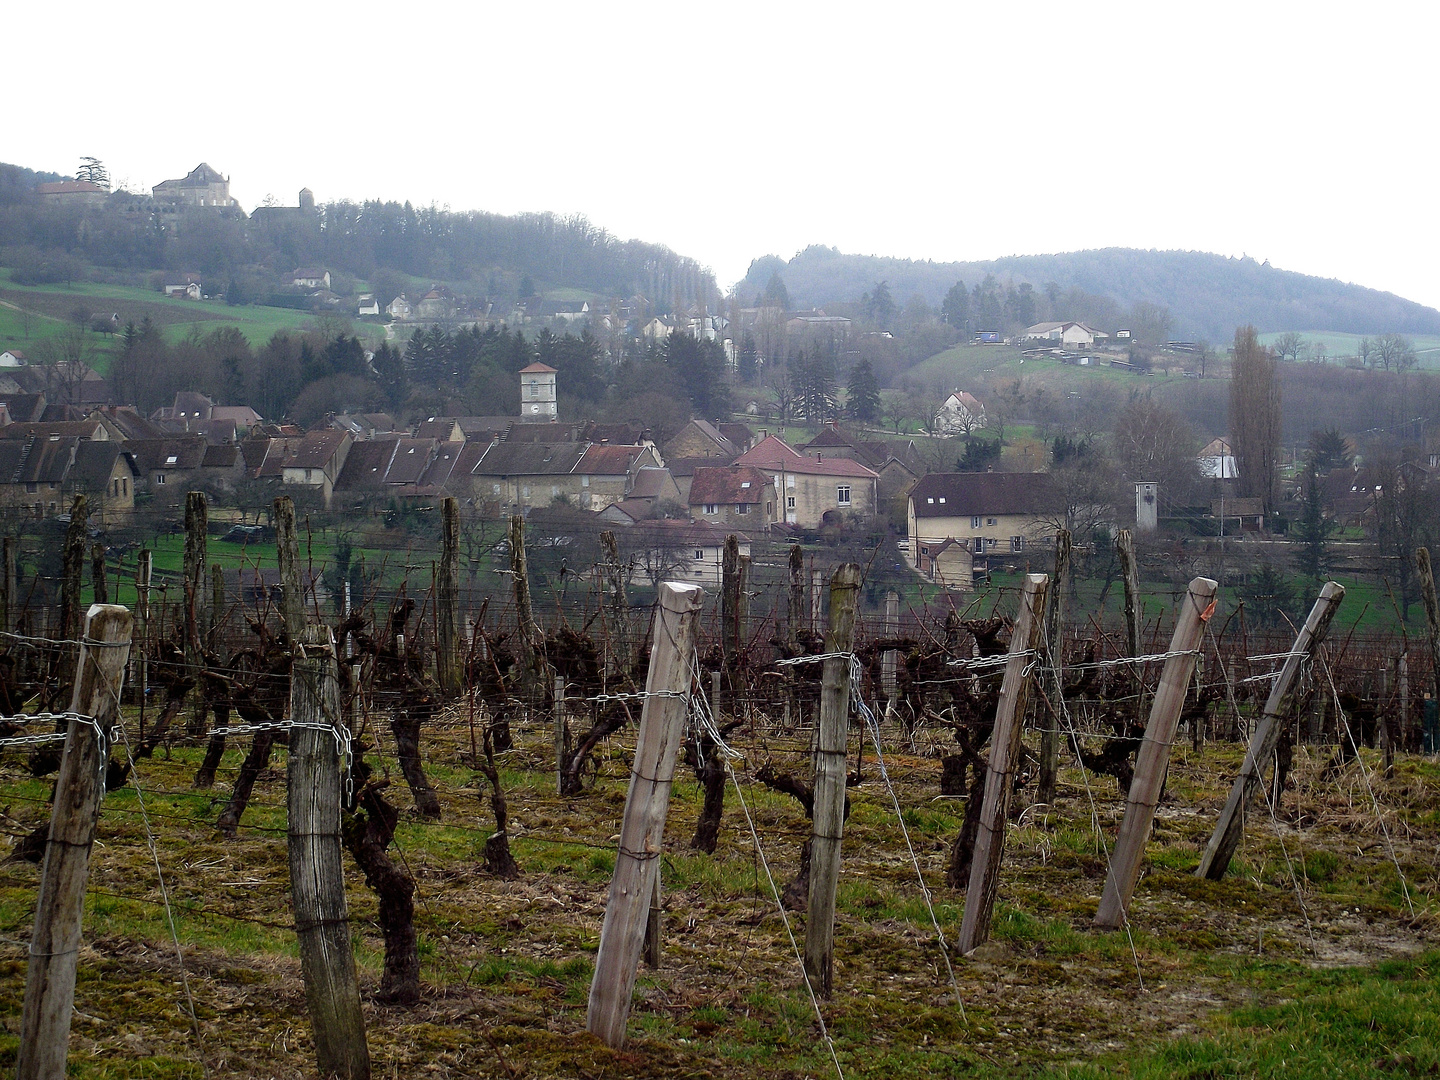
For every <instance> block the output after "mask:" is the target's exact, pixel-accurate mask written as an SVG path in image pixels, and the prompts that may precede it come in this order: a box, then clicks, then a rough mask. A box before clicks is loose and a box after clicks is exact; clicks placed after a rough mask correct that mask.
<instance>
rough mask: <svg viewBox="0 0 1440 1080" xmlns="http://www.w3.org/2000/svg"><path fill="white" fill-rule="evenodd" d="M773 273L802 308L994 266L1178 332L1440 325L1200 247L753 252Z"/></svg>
mask: <svg viewBox="0 0 1440 1080" xmlns="http://www.w3.org/2000/svg"><path fill="white" fill-rule="evenodd" d="M773 273H779V274H780V275H781V277H782V279H783V280H784V282H785V286H786V288H787V289H788V290H789V295H790V298H791V302H792V303H793V304H795V305H796V306H802V307H808V306H823V305H825V304H835V303H839V302H843V301H853V300H856V299H858V298H859V297H860V296H861V294H862V293H864V292H866V291H867V290H869V289H872V288H874V286H875V283H876V282H877V281H887V282H888V283H889V286H890V292H891V295H892V296H894V297H895V299H896V301H897V302H898V303H902V304H903V303H905V302H906V301H907V300H908V299H909V298H910V297H911V296H913V295H915V294H917V293H918V294H919V295H920V296H922V297H924V298H925V301H926V302H927V303H928V304H930V305H931V306H932V307H938V306H939V304H940V302H941V300H942V299H943V298H944V296H945V293H946V292H947V291H948V290H949V289H950V287H951V286H953V285H954V284H955V282H956V281H957V280H958V281H964V282H965V284H966V285H967V286H970V287H972V288H973V287H974V286H975V285H976V284H978V283H979V282H980V281H981V280H983V279H984V277H985V275H987V274H993V275H994V276H995V277H996V278H997V279H999V280H1000V281H1001V282H1002V283H1006V282H1011V281H1013V282H1015V283H1016V284H1019V283H1022V282H1029V283H1030V284H1031V285H1032V286H1033V287H1034V288H1035V290H1036V291H1037V292H1042V291H1044V289H1045V287H1046V285H1047V284H1048V283H1050V282H1054V283H1055V284H1056V285H1058V286H1059V287H1060V289H1062V290H1069V289H1080V290H1083V291H1084V292H1086V293H1091V294H1097V295H1100V296H1105V297H1109V298H1111V299H1112V300H1114V301H1115V303H1116V304H1117V305H1119V306H1120V307H1121V308H1129V307H1131V306H1133V305H1135V304H1137V303H1149V304H1159V305H1164V306H1166V307H1168V308H1169V309H1170V311H1171V313H1172V314H1173V316H1174V318H1175V327H1174V330H1175V332H1176V334H1177V335H1181V336H1195V335H1198V336H1204V337H1207V338H1210V339H1211V340H1214V341H1223V340H1225V339H1227V338H1228V337H1229V336H1230V335H1231V334H1232V333H1233V332H1234V329H1235V327H1236V326H1240V325H1244V324H1245V323H1253V324H1254V325H1255V326H1257V327H1258V328H1259V329H1260V330H1261V331H1263V332H1273V331H1285V330H1304V329H1307V328H1311V327H1317V326H1320V327H1325V328H1327V329H1328V330H1333V331H1338V332H1342V333H1353V334H1376V333H1384V332H1387V331H1392V332H1396V333H1406V334H1436V333H1440V311H1436V310H1435V309H1434V308H1428V307H1425V306H1423V305H1421V304H1416V303H1413V302H1412V301H1409V300H1405V299H1404V298H1402V297H1399V296H1396V295H1394V294H1393V293H1386V292H1380V291H1378V290H1376V289H1367V288H1364V287H1363V286H1360V285H1351V284H1348V283H1346V282H1342V281H1336V280H1334V279H1329V278H1319V277H1311V276H1310V275H1307V274H1297V273H1293V272H1291V271H1288V270H1278V269H1276V268H1275V267H1273V266H1271V265H1270V264H1269V263H1258V262H1256V261H1255V260H1254V259H1249V258H1244V259H1235V258H1229V257H1226V256H1224V255H1213V254H1209V253H1207V252H1202V251H1142V250H1138V249H1135V248H1101V249H1098V250H1094V251H1074V252H1068V253H1064V254H1059V255H1012V256H1008V257H1006V258H1003V259H994V260H991V261H988V262H952V263H936V262H916V261H913V260H910V259H894V258H886V257H881V256H875V255H847V254H844V253H842V252H840V251H837V250H835V249H834V248H828V247H822V246H819V245H815V246H812V247H809V248H806V249H805V250H804V251H802V252H800V253H799V254H798V255H796V256H795V257H794V258H793V259H790V260H788V261H787V260H785V259H782V258H780V257H779V256H776V255H767V256H765V257H763V258H759V259H756V260H755V261H754V262H753V263H751V264H750V270H749V272H748V273H747V275H746V277H745V281H744V283H743V284H744V288H746V289H747V290H759V289H763V288H764V287H765V285H766V283H767V282H768V281H769V280H770V276H771V274H773Z"/></svg>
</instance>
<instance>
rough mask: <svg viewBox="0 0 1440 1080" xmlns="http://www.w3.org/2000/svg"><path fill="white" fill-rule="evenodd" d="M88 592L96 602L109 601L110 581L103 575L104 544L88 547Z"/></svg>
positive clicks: (106, 602)
mask: <svg viewBox="0 0 1440 1080" xmlns="http://www.w3.org/2000/svg"><path fill="white" fill-rule="evenodd" d="M90 592H91V595H92V596H93V597H94V600H95V603H97V604H108V603H109V602H110V582H109V581H108V580H107V579H106V576H105V545H104V544H92V545H91V547H90Z"/></svg>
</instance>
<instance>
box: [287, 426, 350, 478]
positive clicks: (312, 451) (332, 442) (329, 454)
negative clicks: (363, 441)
mask: <svg viewBox="0 0 1440 1080" xmlns="http://www.w3.org/2000/svg"><path fill="white" fill-rule="evenodd" d="M349 437H350V435H349V432H345V431H334V430H329V431H311V432H309V433H308V434H306V436H305V439H304V441H303V442H301V443H300V445H299V446H297V447H296V448H295V452H294V453H293V454H291V455H290V456H289V457H288V458H286V459H285V468H287V469H323V468H325V467H326V466H328V465H329V464H330V462H331V461H332V460H333V459H334V457H335V455H336V454H337V453H338V452H339V450H340V447H341V446H342V445H344V443H345V440H346V439H348V438H349Z"/></svg>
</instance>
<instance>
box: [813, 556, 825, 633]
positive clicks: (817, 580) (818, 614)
mask: <svg viewBox="0 0 1440 1080" xmlns="http://www.w3.org/2000/svg"><path fill="white" fill-rule="evenodd" d="M824 588H825V575H824V574H823V573H822V572H821V571H819V570H811V571H810V632H811V633H812V634H813V633H814V632H815V631H816V630H818V629H819V628H820V620H821V618H823V617H824V614H825V612H824V610H823V606H822V605H823V596H824V594H823V591H822V590H823V589H824Z"/></svg>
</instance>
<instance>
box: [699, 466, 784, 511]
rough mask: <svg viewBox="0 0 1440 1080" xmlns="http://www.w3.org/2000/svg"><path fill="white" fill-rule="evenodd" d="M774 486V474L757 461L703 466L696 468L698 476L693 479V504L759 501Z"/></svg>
mask: <svg viewBox="0 0 1440 1080" xmlns="http://www.w3.org/2000/svg"><path fill="white" fill-rule="evenodd" d="M774 490H775V487H774V484H773V483H772V481H771V480H770V477H768V476H766V475H765V474H764V473H763V472H761V471H760V470H759V469H757V468H755V467H754V466H753V465H731V466H729V467H727V468H719V469H715V468H701V469H696V470H695V479H694V480H692V481H691V482H690V505H691V506H701V505H704V504H705V503H725V504H738V503H752V504H758V503H760V502H762V501H763V500H764V498H765V494H766V493H767V492H770V493H773V492H774Z"/></svg>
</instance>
